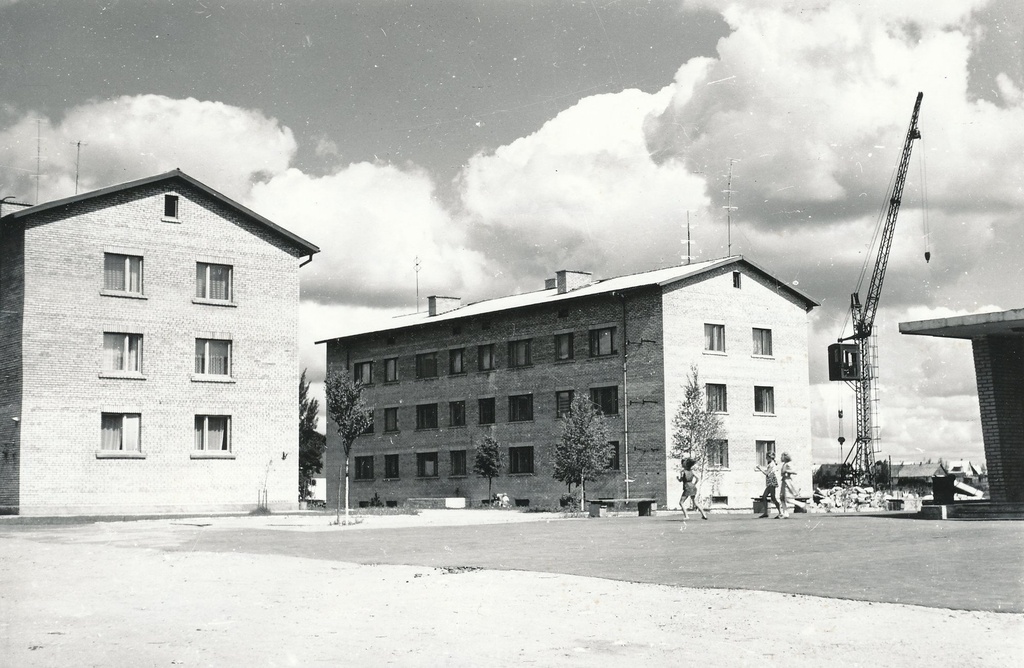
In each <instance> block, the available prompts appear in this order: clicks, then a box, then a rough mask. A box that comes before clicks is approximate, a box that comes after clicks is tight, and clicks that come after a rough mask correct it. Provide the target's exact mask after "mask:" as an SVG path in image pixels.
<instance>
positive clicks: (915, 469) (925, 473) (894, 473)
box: [889, 463, 946, 494]
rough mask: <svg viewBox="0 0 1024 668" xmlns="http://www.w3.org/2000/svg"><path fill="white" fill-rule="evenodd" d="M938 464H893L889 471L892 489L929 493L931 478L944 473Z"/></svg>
mask: <svg viewBox="0 0 1024 668" xmlns="http://www.w3.org/2000/svg"><path fill="white" fill-rule="evenodd" d="M945 474H946V472H945V471H944V470H943V469H942V467H941V466H940V465H938V464H902V463H901V464H893V465H892V468H891V469H890V472H889V477H890V480H891V481H892V487H893V489H899V490H904V491H914V492H922V493H926V494H930V493H931V489H932V478H933V477H934V476H941V475H945Z"/></svg>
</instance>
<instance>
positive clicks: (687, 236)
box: [686, 211, 693, 264]
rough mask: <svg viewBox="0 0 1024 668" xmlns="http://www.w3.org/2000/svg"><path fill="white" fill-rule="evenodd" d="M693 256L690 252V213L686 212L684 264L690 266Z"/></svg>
mask: <svg viewBox="0 0 1024 668" xmlns="http://www.w3.org/2000/svg"><path fill="white" fill-rule="evenodd" d="M692 258H693V254H692V253H691V251H690V212H689V211H687V212H686V264H690V260H691V259H692Z"/></svg>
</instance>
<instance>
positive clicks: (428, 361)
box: [416, 353, 437, 378]
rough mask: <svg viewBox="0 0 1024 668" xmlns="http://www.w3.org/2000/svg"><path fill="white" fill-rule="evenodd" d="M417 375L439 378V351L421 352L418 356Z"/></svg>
mask: <svg viewBox="0 0 1024 668" xmlns="http://www.w3.org/2000/svg"><path fill="white" fill-rule="evenodd" d="M416 377H417V378H437V353H420V354H419V355H417V356H416Z"/></svg>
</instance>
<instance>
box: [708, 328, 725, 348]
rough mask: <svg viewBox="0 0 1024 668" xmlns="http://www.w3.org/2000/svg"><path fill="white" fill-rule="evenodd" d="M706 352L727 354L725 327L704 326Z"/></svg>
mask: <svg viewBox="0 0 1024 668" xmlns="http://www.w3.org/2000/svg"><path fill="white" fill-rule="evenodd" d="M704 350H712V351H714V352H718V353H724V352H725V325H709V324H706V323H705V325H704Z"/></svg>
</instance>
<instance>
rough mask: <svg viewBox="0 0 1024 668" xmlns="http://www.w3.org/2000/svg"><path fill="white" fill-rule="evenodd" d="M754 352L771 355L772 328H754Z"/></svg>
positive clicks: (766, 355)
mask: <svg viewBox="0 0 1024 668" xmlns="http://www.w3.org/2000/svg"><path fill="white" fill-rule="evenodd" d="M754 354H755V355H763V356H765V357H771V355H772V330H770V329H760V328H758V327H755V328H754Z"/></svg>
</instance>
